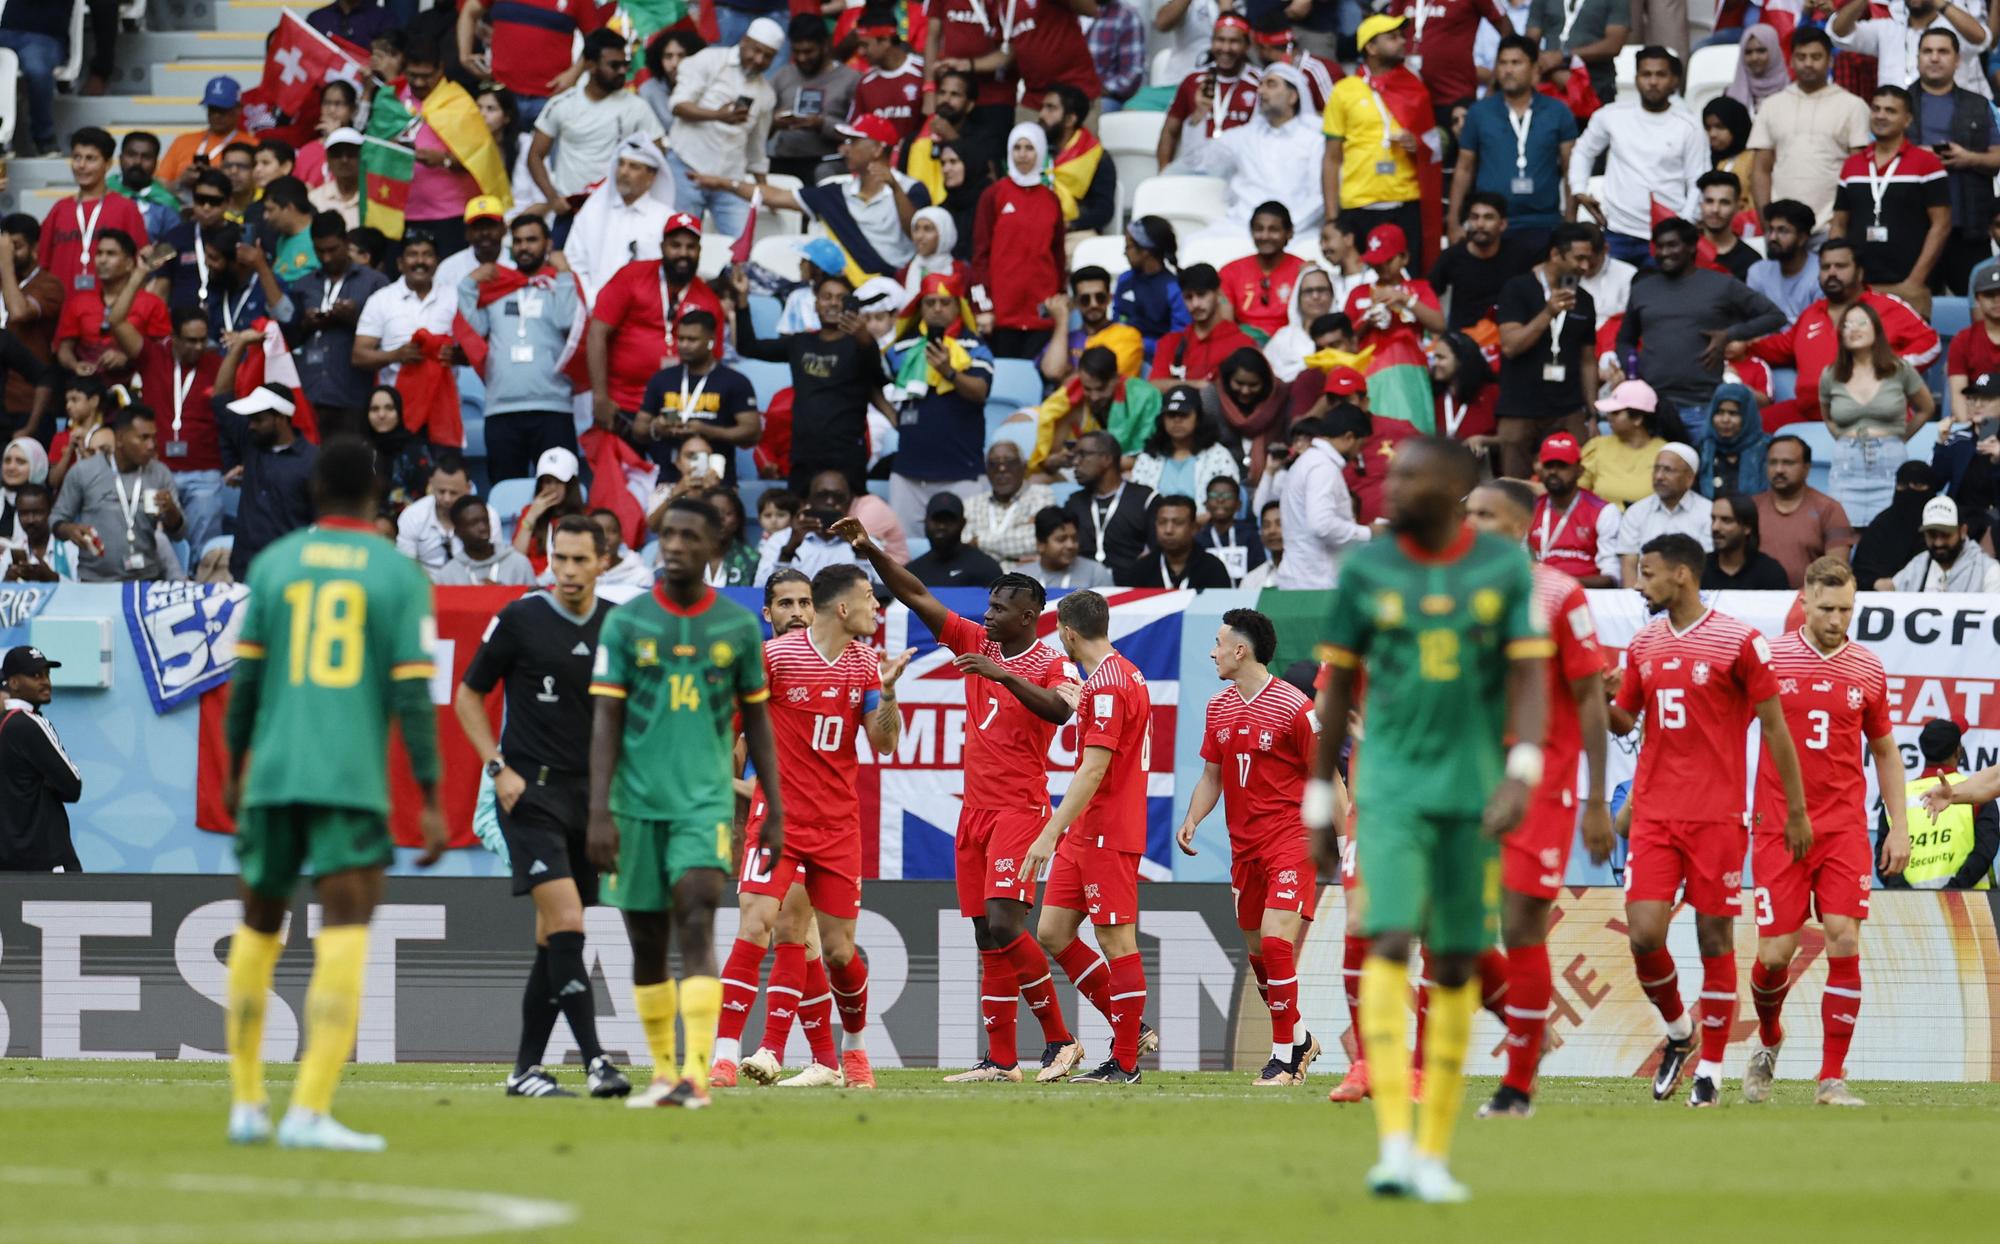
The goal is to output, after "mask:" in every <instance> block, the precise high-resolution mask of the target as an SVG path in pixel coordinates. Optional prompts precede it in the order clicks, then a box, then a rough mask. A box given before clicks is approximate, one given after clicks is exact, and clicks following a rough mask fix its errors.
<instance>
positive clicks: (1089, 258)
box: [1069, 235, 1132, 281]
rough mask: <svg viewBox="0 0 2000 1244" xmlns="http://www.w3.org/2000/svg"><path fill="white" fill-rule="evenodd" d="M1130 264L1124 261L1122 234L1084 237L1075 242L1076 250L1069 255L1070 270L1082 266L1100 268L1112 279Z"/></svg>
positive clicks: (1076, 269) (1075, 269) (1078, 268)
mask: <svg viewBox="0 0 2000 1244" xmlns="http://www.w3.org/2000/svg"><path fill="white" fill-rule="evenodd" d="M1131 266H1132V265H1131V264H1129V263H1127V262H1125V238H1124V237H1123V236H1122V235H1120V236H1118V237H1097V238H1085V239H1084V240H1083V241H1081V242H1078V243H1077V244H1076V250H1074V251H1072V252H1071V253H1070V257H1069V270H1070V271H1071V272H1076V271H1078V270H1080V269H1083V268H1091V267H1096V268H1102V269H1104V270H1105V271H1106V272H1109V273H1110V274H1111V279H1112V280H1114V281H1115V280H1117V279H1118V274H1119V273H1121V272H1124V271H1125V270H1127V269H1128V268H1130V267H1131Z"/></svg>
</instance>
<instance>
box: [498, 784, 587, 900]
mask: <svg viewBox="0 0 2000 1244" xmlns="http://www.w3.org/2000/svg"><path fill="white" fill-rule="evenodd" d="M521 776H522V777H524V778H526V779H527V782H528V786H527V789H525V790H523V791H522V792H521V797H520V798H519V799H517V800H515V801H514V810H513V811H512V812H509V811H507V810H506V809H505V808H504V807H499V806H496V807H495V808H494V812H495V813H497V814H498V816H499V819H500V836H501V837H502V838H504V839H506V841H507V858H508V860H509V862H510V863H511V864H512V866H513V869H514V893H515V894H517V895H518V894H528V893H531V892H532V891H533V890H534V888H535V887H536V886H538V885H541V884H542V883H543V882H545V881H555V880H558V879H560V878H563V877H570V878H573V879H574V880H575V881H576V892H577V893H578V894H579V895H581V896H582V898H583V905H584V906H585V907H595V906H596V905H597V870H596V869H595V868H593V867H591V864H590V854H589V852H588V851H586V850H585V849H584V834H585V829H586V827H587V825H588V823H589V820H590V784H589V779H588V778H585V777H582V776H578V777H566V776H561V775H557V774H548V775H546V776H545V775H543V774H542V773H541V772H540V771H539V770H535V769H530V770H528V771H527V772H525V773H522V774H521Z"/></svg>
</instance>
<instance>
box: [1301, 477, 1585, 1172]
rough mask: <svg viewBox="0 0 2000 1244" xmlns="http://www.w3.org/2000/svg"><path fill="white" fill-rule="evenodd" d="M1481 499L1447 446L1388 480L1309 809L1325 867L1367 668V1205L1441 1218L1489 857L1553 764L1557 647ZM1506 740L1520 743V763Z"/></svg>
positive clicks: (1330, 684)
mask: <svg viewBox="0 0 2000 1244" xmlns="http://www.w3.org/2000/svg"><path fill="white" fill-rule="evenodd" d="M1478 482H1479V474H1478V470H1477V468H1476V467H1475V465H1474V463H1473V460H1472V455H1471V453H1470V452H1468V451H1467V450H1466V449H1465V447H1464V446H1462V445H1460V444H1459V443H1457V442H1456V441H1450V440H1443V439H1440V438H1437V437H1424V438H1422V439H1420V440H1411V441H1405V442H1403V446H1402V448H1401V449H1400V450H1399V451H1398V453H1397V454H1396V458H1395V461H1394V462H1393V463H1391V464H1390V467H1389V477H1388V482H1387V486H1386V491H1385V493H1384V497H1385V500H1386V503H1387V504H1386V509H1387V511H1388V517H1389V526H1390V529H1391V530H1393V531H1394V532H1395V533H1396V538H1395V539H1394V540H1378V541H1376V542H1374V543H1372V544H1366V545H1363V546H1362V547H1361V549H1360V550H1359V551H1358V552H1355V553H1353V554H1350V555H1349V557H1348V559H1347V561H1345V562H1344V563H1342V565H1341V568H1340V591H1339V592H1338V593H1336V594H1335V596H1334V604H1333V614H1332V616H1331V618H1330V619H1329V620H1328V623H1327V628H1326V637H1325V643H1324V644H1323V645H1322V647H1321V650H1320V656H1321V659H1322V660H1324V661H1325V662H1326V663H1327V666H1328V671H1329V672H1328V677H1327V681H1326V686H1325V687H1324V688H1323V689H1322V690H1321V692H1320V699H1319V720H1320V736H1319V739H1320V742H1319V749H1318V751H1317V752H1316V754H1315V755H1314V758H1313V767H1312V773H1313V777H1312V780H1311V781H1310V782H1308V783H1307V784H1306V790H1305V796H1304V799H1303V801H1302V804H1301V812H1302V814H1303V816H1304V819H1305V822H1306V825H1307V827H1308V828H1310V829H1312V830H1313V831H1314V832H1316V833H1318V834H1320V835H1322V838H1321V845H1320V850H1319V854H1320V855H1321V857H1322V858H1327V857H1331V856H1333V855H1334V854H1335V851H1334V848H1333V846H1332V843H1331V842H1330V840H1329V839H1328V837H1327V836H1328V835H1331V834H1332V833H1333V832H1334V822H1335V816H1334V814H1335V810H1336V805H1337V802H1338V798H1337V794H1336V788H1335V787H1334V785H1333V775H1334V772H1335V768H1336V765H1337V763H1338V761H1339V759H1340V750H1341V745H1342V744H1343V743H1345V742H1346V740H1347V722H1348V717H1347V714H1348V710H1349V709H1351V708H1352V707H1353V706H1354V687H1355V681H1356V677H1357V675H1358V674H1359V672H1360V670H1361V668H1362V666H1363V665H1364V664H1365V665H1366V666H1367V669H1368V682H1369V686H1368V705H1369V708H1368V756H1367V759H1366V761H1365V762H1364V763H1363V764H1361V765H1360V766H1359V767H1360V772H1359V774H1358V775H1357V777H1356V789H1355V792H1354V802H1355V804H1356V805H1357V806H1358V807H1359V808H1360V809H1361V825H1360V827H1359V828H1358V829H1357V831H1356V833H1355V838H1356V841H1357V842H1358V843H1359V850H1360V853H1361V859H1360V868H1361V873H1362V875H1363V876H1365V877H1366V878H1367V879H1368V909H1367V912H1366V915H1365V918H1364V926H1363V931H1364V932H1365V933H1366V934H1367V935H1368V937H1369V939H1370V945H1369V951H1368V959H1367V961H1366V963H1364V964H1363V966H1362V973H1361V1040H1362V1044H1363V1046H1364V1047H1365V1049H1366V1052H1367V1056H1368V1069H1369V1073H1370V1075H1371V1076H1372V1077H1373V1080H1374V1084H1373V1098H1374V1102H1375V1122H1376V1128H1377V1131H1378V1132H1379V1134H1380V1141H1381V1160H1380V1161H1379V1162H1378V1163H1377V1164H1376V1166H1375V1167H1374V1169H1372V1170H1371V1171H1369V1172H1368V1187H1369V1190H1370V1191H1372V1192H1374V1193H1375V1194H1377V1195H1378V1196H1382V1195H1388V1196H1403V1195H1412V1196H1415V1197H1417V1198H1419V1199H1421V1200H1424V1201H1431V1202H1448V1201H1463V1200H1465V1199H1466V1198H1467V1197H1468V1196H1469V1195H1470V1194H1469V1193H1467V1192H1466V1190H1465V1188H1464V1187H1463V1186H1461V1185H1460V1184H1459V1183H1458V1182H1457V1181H1456V1180H1454V1179H1453V1178H1452V1176H1451V1172H1450V1170H1449V1169H1448V1168H1447V1166H1446V1159H1447V1154H1448V1152H1449V1150H1450V1147H1451V1133H1452V1127H1453V1125H1454V1123H1455V1122H1456V1121H1457V1118H1458V1109H1459V1105H1460V1104H1461V1102H1462V1100H1463V1098H1464V1095H1465V1054H1466V1048H1467V1046H1468V1045H1469V1044H1470V1042H1471V1037H1472V1012H1473V1009H1474V1008H1475V1007H1476V1006H1478V1004H1479V996H1478V995H1479V987H1478V985H1477V983H1476V982H1475V981H1474V973H1475V967H1476V965H1477V962H1478V958H1479V953H1480V952H1481V951H1483V950H1485V949H1486V948H1487V947H1489V946H1491V945H1492V944H1493V939H1494V934H1495V928H1494V907H1495V905H1496V904H1497V903H1498V901H1499V897H1500V862H1499V860H1498V859H1497V858H1496V852H1495V846H1494V843H1493V841H1492V838H1493V837H1494V836H1497V835H1500V834H1504V833H1506V832H1508V831H1509V830H1511V829H1513V828H1514V826H1515V824H1516V823H1517V822H1519V821H1520V819H1521V816H1522V813H1523V812H1524V811H1525V810H1526V808H1527V803H1528V797H1529V794H1530V793H1531V792H1532V791H1533V789H1534V787H1535V785H1536V784H1537V783H1538V782H1540V781H1541V777H1542V751H1541V747H1540V746H1539V745H1538V744H1537V743H1535V742H1532V741H1530V740H1537V739H1540V738H1541V737H1542V725H1543V715H1544V712H1545V710H1546V675H1545V673H1544V666H1545V664H1546V661H1547V658H1548V657H1549V655H1550V653H1551V650H1552V647H1553V645H1551V643H1550V642H1549V637H1548V630H1547V628H1546V627H1545V626H1544V624H1543V622H1542V617H1541V610H1540V608H1539V605H1538V598H1537V596H1536V592H1535V585H1534V579H1533V576H1532V574H1531V572H1530V570H1529V566H1528V559H1527V556H1526V554H1524V553H1523V552H1522V551H1521V549H1520V546H1519V545H1518V544H1517V543H1515V542H1513V541H1510V540H1506V539H1503V538H1501V537H1499V536H1496V535H1491V534H1487V533H1484V532H1476V531H1474V530H1473V529H1472V528H1471V527H1468V526H1467V525H1466V522H1465V513H1464V510H1463V508H1462V504H1461V501H1460V498H1462V497H1464V496H1465V495H1466V494H1467V493H1469V492H1471V491H1472V489H1473V486H1474V485H1475V484H1477V483H1478ZM1509 737H1512V738H1514V739H1516V740H1520V741H1519V742H1516V743H1515V744H1514V745H1513V748H1512V750H1511V751H1510V750H1509V749H1508V746H1507V743H1506V740H1507V739H1508V738H1509ZM1482 822H1483V826H1482ZM1482 828H1483V830H1484V832H1482ZM1419 936H1421V937H1422V938H1423V941H1424V945H1425V947H1426V948H1427V949H1428V950H1429V951H1430V953H1431V965H1432V970H1433V978H1434V981H1435V987H1434V988H1433V990H1432V992H1431V1004H1430V1022H1429V1024H1428V1026H1427V1028H1426V1030H1425V1035H1424V1094H1423V1106H1422V1114H1421V1117H1420V1118H1419V1119H1418V1121H1417V1129H1416V1136H1415V1145H1414V1149H1413V1147H1412V1144H1411V1134H1410V1133H1411V1126H1410V1122H1411V1120H1410V1115H1411V1103H1410V1079H1409V1077H1410V1057H1409V1051H1408V1050H1407V1048H1406V1047H1405V1042H1404V1032H1405V1025H1406V1024H1407V1023H1408V1007H1407V1002H1406V998H1407V997H1408V994H1409V958H1410V943H1411V941H1412V940H1414V939H1415V938H1417V937H1419Z"/></svg>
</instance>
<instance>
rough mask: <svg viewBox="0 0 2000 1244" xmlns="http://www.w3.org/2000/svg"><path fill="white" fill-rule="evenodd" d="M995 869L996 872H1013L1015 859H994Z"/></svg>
mask: <svg viewBox="0 0 2000 1244" xmlns="http://www.w3.org/2000/svg"><path fill="white" fill-rule="evenodd" d="M993 871H994V872H996V873H1011V872H1013V871H1014V861H1013V859H1012V858H1007V859H998V860H994V861H993Z"/></svg>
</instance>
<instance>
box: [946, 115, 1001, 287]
mask: <svg viewBox="0 0 2000 1244" xmlns="http://www.w3.org/2000/svg"><path fill="white" fill-rule="evenodd" d="M969 150H970V148H969V147H967V146H966V144H964V143H963V142H946V143H939V144H938V145H937V160H938V169H939V176H940V177H942V178H943V179H944V203H943V207H944V210H945V211H947V212H950V213H951V221H952V224H954V225H955V226H957V228H958V245H957V246H955V247H953V248H952V252H951V253H952V255H953V257H955V258H958V259H964V260H967V261H970V260H971V258H972V233H973V227H974V225H975V223H976V221H977V219H978V215H979V200H980V197H981V196H982V195H984V194H985V193H986V187H987V186H989V185H991V184H992V174H991V172H990V171H989V169H988V168H987V166H986V165H985V164H984V163H982V162H979V161H976V160H972V159H969V158H968V157H967V154H966V153H967V152H968V151H969Z"/></svg>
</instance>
